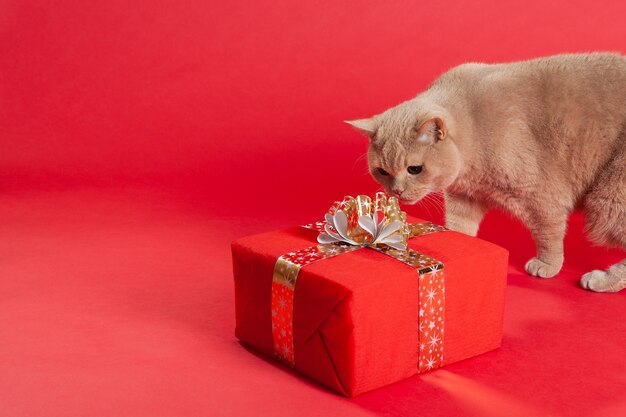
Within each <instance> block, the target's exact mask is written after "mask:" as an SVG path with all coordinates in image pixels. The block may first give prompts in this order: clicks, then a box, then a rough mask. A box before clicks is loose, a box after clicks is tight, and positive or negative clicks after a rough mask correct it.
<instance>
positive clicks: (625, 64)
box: [347, 53, 626, 292]
mask: <svg viewBox="0 0 626 417" xmlns="http://www.w3.org/2000/svg"><path fill="white" fill-rule="evenodd" d="M347 123H349V124H351V125H352V126H353V127H355V128H356V129H357V130H359V131H361V132H362V133H364V134H365V135H366V136H368V137H369V139H370V141H369V147H368V164H369V169H370V173H371V175H372V176H373V177H374V179H375V180H376V181H378V182H379V183H380V184H381V185H382V186H383V187H384V188H385V190H386V191H387V193H389V194H392V195H395V196H397V197H398V199H399V200H400V201H401V202H402V203H405V204H415V203H416V202H418V201H419V200H420V199H422V198H423V197H424V196H426V195H427V194H429V193H431V192H443V194H444V200H445V207H446V227H447V228H449V229H452V230H456V231H460V232H463V233H467V234H469V235H472V236H475V235H476V233H477V232H478V227H479V225H480V222H481V220H482V219H483V216H484V215H485V212H486V211H487V210H489V209H490V208H492V207H497V208H499V209H502V210H504V211H507V212H509V213H511V214H513V215H514V216H516V217H518V218H519V219H520V220H522V222H523V223H524V224H525V225H526V226H527V227H528V229H529V230H530V231H531V233H532V236H533V238H534V241H535V244H536V248H537V255H536V257H534V258H532V259H530V260H529V261H528V262H527V263H526V265H525V269H526V271H527V272H528V273H529V274H530V275H533V276H537V277H541V278H550V277H553V276H554V275H556V274H557V273H558V272H559V271H560V270H561V267H562V265H563V238H564V235H565V229H566V223H567V218H568V216H569V214H570V213H571V212H572V211H573V210H575V209H576V208H582V209H584V210H585V212H586V231H587V234H588V236H589V237H590V238H591V239H592V240H593V241H594V242H596V243H598V244H602V245H607V246H616V247H621V248H626V57H624V56H622V55H621V54H619V53H588V54H562V55H555V56H551V57H543V58H536V59H531V60H527V61H520V62H513V63H506V64H483V63H467V64H463V65H460V66H457V67H455V68H453V69H451V70H449V71H448V72H446V73H444V74H443V75H441V76H440V77H439V78H438V79H436V80H435V81H434V82H433V83H432V84H431V85H430V86H429V87H428V88H427V89H426V90H425V91H424V92H422V93H421V94H419V95H418V96H417V97H415V98H414V99H412V100H409V101H406V102H404V103H401V104H399V105H397V106H395V107H392V108H390V109H388V110H386V111H385V112H383V113H381V114H378V115H375V116H373V117H371V118H369V119H360V120H353V121H349V122H347ZM581 286H582V287H583V288H586V289H589V290H592V291H597V292H617V291H619V290H621V289H623V288H625V287H626V259H625V260H623V261H622V262H620V263H617V264H615V265H613V266H611V267H610V268H608V270H607V271H601V270H593V271H591V272H588V273H586V274H584V275H583V276H582V278H581Z"/></svg>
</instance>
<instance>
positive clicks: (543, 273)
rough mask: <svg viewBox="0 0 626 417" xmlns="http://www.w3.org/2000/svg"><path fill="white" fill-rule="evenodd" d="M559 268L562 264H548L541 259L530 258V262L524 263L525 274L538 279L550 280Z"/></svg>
mask: <svg viewBox="0 0 626 417" xmlns="http://www.w3.org/2000/svg"><path fill="white" fill-rule="evenodd" d="M561 266H563V262H562V261H561V262H559V263H558V264H549V263H546V262H544V261H542V260H541V259H538V258H532V259H531V260H530V261H528V262H526V266H525V269H526V272H528V273H529V274H530V275H532V276H534V277H539V278H552V277H553V276H555V275H556V274H558V273H559V271H560V270H561Z"/></svg>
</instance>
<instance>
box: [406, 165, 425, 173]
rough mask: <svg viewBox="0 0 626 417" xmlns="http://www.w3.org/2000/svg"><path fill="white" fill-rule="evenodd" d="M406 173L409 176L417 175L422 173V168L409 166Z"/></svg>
mask: <svg viewBox="0 0 626 417" xmlns="http://www.w3.org/2000/svg"><path fill="white" fill-rule="evenodd" d="M407 171H408V172H409V174H411V175H417V174H419V173H420V172H422V166H421V165H411V166H410V167H408V168H407Z"/></svg>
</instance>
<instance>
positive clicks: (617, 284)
mask: <svg viewBox="0 0 626 417" xmlns="http://www.w3.org/2000/svg"><path fill="white" fill-rule="evenodd" d="M580 286H581V287H583V288H585V289H588V290H591V291H595V292H617V291H620V290H622V289H624V287H626V276H624V277H621V279H620V277H619V276H618V275H617V274H616V273H611V270H610V269H609V272H605V271H599V270H597V269H594V270H593V271H591V272H587V273H586V274H585V275H583V276H582V278H581V279H580Z"/></svg>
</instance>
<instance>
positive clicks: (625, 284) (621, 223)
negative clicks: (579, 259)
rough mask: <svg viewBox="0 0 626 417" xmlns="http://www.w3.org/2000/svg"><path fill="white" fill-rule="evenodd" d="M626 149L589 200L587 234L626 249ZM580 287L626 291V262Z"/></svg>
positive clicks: (590, 276)
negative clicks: (625, 168)
mask: <svg viewBox="0 0 626 417" xmlns="http://www.w3.org/2000/svg"><path fill="white" fill-rule="evenodd" d="M625 166H626V150H625V151H622V155H621V156H618V157H617V158H615V159H614V160H613V161H612V163H611V164H609V165H608V166H607V167H606V168H605V170H604V172H603V173H602V174H601V175H600V176H599V178H598V181H597V183H596V185H595V186H594V187H593V188H592V189H591V191H590V192H589V194H588V195H587V197H586V198H585V211H586V217H587V233H588V235H589V237H590V238H591V239H592V240H593V241H594V242H596V243H598V244H601V245H607V246H617V247H622V248H624V249H626V170H624V167H625ZM580 285H581V286H582V287H583V288H586V289H588V290H592V291H597V292H617V291H620V290H622V289H624V288H626V259H624V260H623V261H622V262H620V263H617V264H615V265H613V266H611V267H610V268H609V269H608V270H607V271H599V270H594V271H591V272H588V273H586V274H585V275H583V276H582V278H581V280H580Z"/></svg>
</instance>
